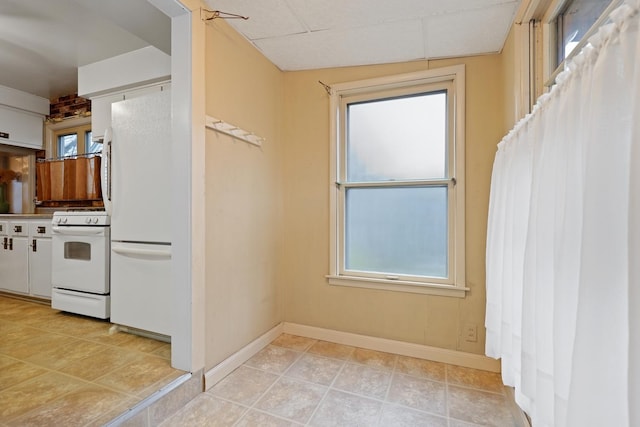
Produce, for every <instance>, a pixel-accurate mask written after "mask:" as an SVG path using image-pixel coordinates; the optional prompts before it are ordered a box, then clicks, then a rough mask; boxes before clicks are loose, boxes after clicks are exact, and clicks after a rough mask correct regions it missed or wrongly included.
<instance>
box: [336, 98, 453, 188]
mask: <svg viewBox="0 0 640 427" xmlns="http://www.w3.org/2000/svg"><path fill="white" fill-rule="evenodd" d="M446 114H447V95H446V93H445V92H431V93H423V94H419V95H414V96H407V97H402V98H391V99H383V100H375V101H370V102H362V103H353V104H349V105H348V106H347V123H348V125H347V126H348V130H347V180H348V181H351V182H362V181H388V180H409V179H430V178H444V177H446V174H447V155H446V147H447V144H446V129H447V119H446Z"/></svg>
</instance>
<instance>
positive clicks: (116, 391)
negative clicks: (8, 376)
mask: <svg viewBox="0 0 640 427" xmlns="http://www.w3.org/2000/svg"><path fill="white" fill-rule="evenodd" d="M54 372H55V371H54ZM56 373H59V374H61V375H65V376H69V375H66V374H64V373H61V372H56ZM71 378H72V379H74V380H78V378H76V377H72V376H71ZM79 381H82V382H85V383H87V384H88V385H92V386H100V387H103V388H105V389H107V390H109V391H112V392H115V393H118V394H124V395H125V397H127V398H133V399H137V398H138V397H137V396H131V395H129V394H127V393H124V392H122V391H119V390H114V389H113V388H110V387H106V386H102V385H100V384H94V383H90V382H87V381H86V380H82V379H79ZM80 389H81V388H80ZM6 390H7V389H5V390H3V392H4V391H6ZM77 391H78V390H69V391H67V392H64V393H61V394H59V395H56V396H55V398H53V399H52V400H50V401H48V402H46V403H44V404H42V405H38V406H36V407H34V408H31V409H29V410H28V411H27V412H25V413H23V414H20V415H17V416H15V417H11V418H9V419H8V420H7V421H11V422H12V421H15V420H17V419H19V418H23V417H26V416H28V415H29V414H30V413H36V411H39V410H41V409H42V408H43V407H49V406H50V405H52V404H54V403H55V402H57V401H59V400H62V399H64V398H65V397H67V396H68V395H70V394H73V393H76V392H77ZM96 418H97V417H96Z"/></svg>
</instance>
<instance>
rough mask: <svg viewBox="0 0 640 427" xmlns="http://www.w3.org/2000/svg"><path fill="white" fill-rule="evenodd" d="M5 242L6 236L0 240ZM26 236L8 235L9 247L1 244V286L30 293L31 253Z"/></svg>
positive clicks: (11, 290) (14, 290) (12, 290)
mask: <svg viewBox="0 0 640 427" xmlns="http://www.w3.org/2000/svg"><path fill="white" fill-rule="evenodd" d="M0 241H2V242H4V237H2V239H1V240H0ZM28 249H29V247H28V240H27V238H26V237H7V249H4V245H2V246H0V277H2V280H1V281H0V282H1V284H0V287H2V289H4V290H7V291H10V292H20V293H23V294H28V293H29V253H28Z"/></svg>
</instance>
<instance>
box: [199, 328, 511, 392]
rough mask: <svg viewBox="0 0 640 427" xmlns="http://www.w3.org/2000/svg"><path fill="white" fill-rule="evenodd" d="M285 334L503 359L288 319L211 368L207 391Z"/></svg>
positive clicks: (438, 357) (464, 360) (434, 354)
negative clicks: (321, 326)
mask: <svg viewBox="0 0 640 427" xmlns="http://www.w3.org/2000/svg"><path fill="white" fill-rule="evenodd" d="M282 333H287V334H291V335H298V336H302V337H307V338H313V339H317V340H322V341H329V342H334V343H337V344H344V345H350V346H353V347H361V348H367V349H369V350H377V351H384V352H387V353H395V354H400V355H402V356H410V357H417V358H420V359H427V360H433V361H435V362H442V363H449V364H451V365H458V366H465V367H467V368H474V369H481V370H483V371H490V372H500V361H499V360H495V359H491V358H489V357H486V356H482V355H479V354H473V353H465V352H462V351H456V350H449V349H446V348H439V347H430V346H428V345H422V344H414V343H408V342H403V341H394V340H389V339H386V338H376V337H371V336H367V335H359V334H353V333H350V332H341V331H334V330H332V329H324V328H317V327H315V326H306V325H300V324H297V323H289V322H284V323H280V324H278V325H276V326H275V327H273V328H272V329H270V330H269V331H267V332H266V333H264V334H263V335H261V336H260V337H258V338H256V339H255V340H253V341H251V342H250V343H249V344H247V345H246V346H244V347H242V348H241V349H240V350H238V351H237V352H235V353H234V354H232V355H231V356H229V357H227V358H226V359H225V360H223V361H222V362H220V363H219V364H218V365H216V366H214V367H213V368H211V369H210V370H209V371H207V372H206V373H205V374H204V387H205V390H208V389H210V388H211V387H213V386H214V385H215V384H216V383H218V382H219V381H220V380H222V379H223V378H224V377H226V376H227V375H229V374H230V373H231V372H233V371H234V370H235V369H236V368H238V367H240V366H241V365H242V364H243V363H244V362H246V361H247V360H249V359H251V358H252V357H253V356H254V355H255V354H256V353H258V352H259V351H260V350H262V349H263V348H264V347H266V346H267V345H268V344H269V343H270V342H271V341H273V340H275V339H276V338H278V336H279V335H280V334H282Z"/></svg>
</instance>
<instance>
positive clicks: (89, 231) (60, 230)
mask: <svg viewBox="0 0 640 427" xmlns="http://www.w3.org/2000/svg"><path fill="white" fill-rule="evenodd" d="M51 231H52V232H53V233H56V234H64V235H67V236H97V235H100V234H104V227H98V228H94V227H57V226H55V225H54V226H53V227H51Z"/></svg>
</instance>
